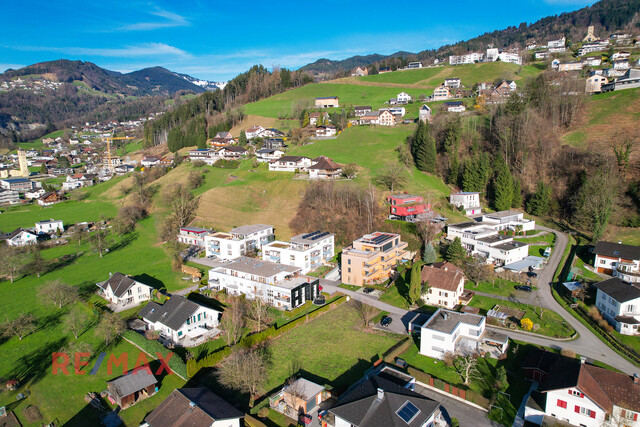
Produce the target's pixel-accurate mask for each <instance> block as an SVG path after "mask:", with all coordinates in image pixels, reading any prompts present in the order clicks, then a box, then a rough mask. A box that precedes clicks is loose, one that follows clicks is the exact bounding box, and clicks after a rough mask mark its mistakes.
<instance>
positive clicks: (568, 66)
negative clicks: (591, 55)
mask: <svg viewBox="0 0 640 427" xmlns="http://www.w3.org/2000/svg"><path fill="white" fill-rule="evenodd" d="M582 67H584V62H580V61H577V62H565V63H560V64H558V71H560V72H562V71H580V70H582Z"/></svg>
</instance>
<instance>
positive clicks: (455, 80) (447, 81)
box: [444, 77, 462, 89]
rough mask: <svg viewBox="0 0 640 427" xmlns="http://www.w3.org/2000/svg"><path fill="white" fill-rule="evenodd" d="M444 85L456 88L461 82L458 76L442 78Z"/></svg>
mask: <svg viewBox="0 0 640 427" xmlns="http://www.w3.org/2000/svg"><path fill="white" fill-rule="evenodd" d="M444 85H445V86H447V87H451V88H454V89H458V88H459V87H460V86H461V85H462V83H461V81H460V77H451V78H449V79H444Z"/></svg>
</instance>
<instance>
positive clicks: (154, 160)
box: [140, 156, 162, 168]
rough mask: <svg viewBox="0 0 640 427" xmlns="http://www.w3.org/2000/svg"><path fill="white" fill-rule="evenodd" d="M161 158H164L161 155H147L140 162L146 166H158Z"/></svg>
mask: <svg viewBox="0 0 640 427" xmlns="http://www.w3.org/2000/svg"><path fill="white" fill-rule="evenodd" d="M161 160H162V159H161V158H160V157H155V156H146V157H143V158H142V160H141V161H140V164H141V165H142V166H144V167H145V168H148V167H152V166H158V165H159V164H160V161H161Z"/></svg>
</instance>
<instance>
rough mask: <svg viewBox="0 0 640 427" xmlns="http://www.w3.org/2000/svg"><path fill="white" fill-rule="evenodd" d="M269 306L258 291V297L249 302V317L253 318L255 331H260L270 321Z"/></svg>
mask: <svg viewBox="0 0 640 427" xmlns="http://www.w3.org/2000/svg"><path fill="white" fill-rule="evenodd" d="M268 316H269V306H268V305H267V304H266V303H265V302H264V300H263V299H262V294H260V293H257V294H256V297H255V298H254V299H253V300H251V301H248V302H247V317H249V319H251V320H253V322H254V324H255V331H256V332H257V331H259V330H261V329H262V327H263V326H266V325H267V323H268V321H269V317H268Z"/></svg>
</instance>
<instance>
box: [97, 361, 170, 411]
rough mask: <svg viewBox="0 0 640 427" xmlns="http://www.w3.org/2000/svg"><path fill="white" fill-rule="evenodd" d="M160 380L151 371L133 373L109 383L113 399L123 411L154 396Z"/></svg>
mask: <svg viewBox="0 0 640 427" xmlns="http://www.w3.org/2000/svg"><path fill="white" fill-rule="evenodd" d="M157 383H158V380H156V377H154V376H153V374H152V373H151V371H150V370H148V369H140V370H138V371H131V372H129V373H128V374H126V375H123V376H121V377H119V378H116V379H115V380H112V381H108V382H107V390H108V391H109V395H110V397H111V399H113V401H114V402H115V403H117V404H118V405H119V406H120V407H121V408H122V409H125V408H128V407H129V406H131V405H135V404H136V403H137V402H138V401H140V400H142V399H146V398H147V397H149V396H152V395H154V394H155V392H156V391H157V388H156V384H157Z"/></svg>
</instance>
